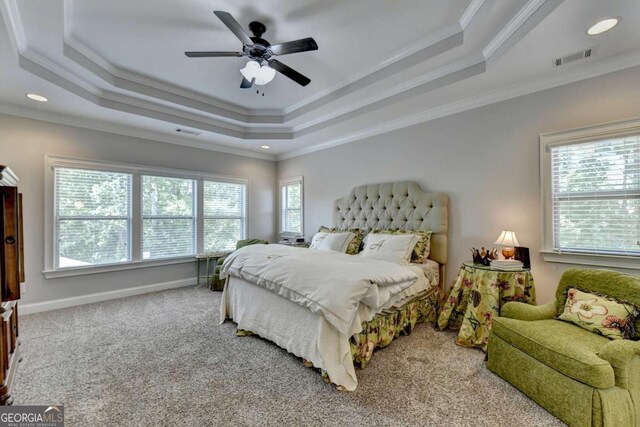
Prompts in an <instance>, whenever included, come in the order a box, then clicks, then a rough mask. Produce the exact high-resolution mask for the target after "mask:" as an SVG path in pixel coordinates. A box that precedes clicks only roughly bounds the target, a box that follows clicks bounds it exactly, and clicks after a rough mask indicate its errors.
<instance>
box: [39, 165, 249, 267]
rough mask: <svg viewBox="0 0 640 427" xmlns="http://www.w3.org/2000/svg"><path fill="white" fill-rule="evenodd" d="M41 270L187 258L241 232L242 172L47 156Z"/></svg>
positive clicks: (229, 246) (221, 247) (222, 247)
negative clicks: (234, 174) (223, 173)
mask: <svg viewBox="0 0 640 427" xmlns="http://www.w3.org/2000/svg"><path fill="white" fill-rule="evenodd" d="M47 165H48V166H49V167H48V168H47V173H46V174H45V185H46V189H45V209H46V212H47V216H46V220H45V271H44V276H45V278H55V277H65V276H74V275H81V274H90V273H100V272H105V271H113V270H127V269H132V268H141V267H148V266H154V265H164V264H176V263H182V262H193V256H194V255H195V254H196V253H198V252H202V251H207V252H212V251H227V250H228V251H230V250H233V249H235V245H236V242H237V241H238V240H241V239H244V238H246V235H247V234H248V224H247V214H246V211H247V180H246V179H241V178H230V177H223V176H218V175H212V174H204V173H196V172H190V171H181V170H175V169H164V168H152V167H146V166H136V165H126V164H116V163H106V162H94V161H86V160H73V159H66V158H58V157H51V156H47Z"/></svg>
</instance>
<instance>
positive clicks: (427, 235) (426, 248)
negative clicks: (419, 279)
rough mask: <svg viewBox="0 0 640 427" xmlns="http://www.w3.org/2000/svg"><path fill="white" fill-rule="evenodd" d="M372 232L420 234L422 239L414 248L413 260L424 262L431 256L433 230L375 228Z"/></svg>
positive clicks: (418, 262) (419, 262)
mask: <svg viewBox="0 0 640 427" xmlns="http://www.w3.org/2000/svg"><path fill="white" fill-rule="evenodd" d="M372 233H376V234H415V235H416V236H418V238H419V239H420V240H418V243H417V244H416V246H415V247H414V248H413V253H412V254H411V262H415V263H417V264H423V263H425V262H426V261H427V258H429V254H430V253H431V234H432V232H431V231H417V230H382V229H376V230H373V231H372Z"/></svg>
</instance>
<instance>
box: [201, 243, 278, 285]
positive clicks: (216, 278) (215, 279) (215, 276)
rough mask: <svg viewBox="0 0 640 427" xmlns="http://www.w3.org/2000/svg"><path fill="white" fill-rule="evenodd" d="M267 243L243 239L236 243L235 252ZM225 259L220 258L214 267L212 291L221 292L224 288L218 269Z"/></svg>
mask: <svg viewBox="0 0 640 427" xmlns="http://www.w3.org/2000/svg"><path fill="white" fill-rule="evenodd" d="M267 244H269V242H268V241H267V240H261V239H244V240H238V241H237V242H236V250H238V249H240V248H242V247H244V246H249V245H267ZM224 260H225V258H220V259H219V260H218V263H217V265H216V271H215V272H214V273H213V286H212V289H213V290H214V291H221V290H222V289H223V288H224V280H223V279H221V278H220V268H221V267H222V263H223V262H224Z"/></svg>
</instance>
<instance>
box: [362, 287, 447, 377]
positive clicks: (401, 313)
mask: <svg viewBox="0 0 640 427" xmlns="http://www.w3.org/2000/svg"><path fill="white" fill-rule="evenodd" d="M438 295H439V293H438V292H432V293H429V294H428V295H424V296H421V297H419V298H417V299H414V300H413V301H411V302H409V303H407V304H405V305H403V306H402V307H401V308H399V309H395V310H391V311H388V312H383V313H380V314H378V315H376V316H375V317H374V318H373V319H371V320H370V321H368V322H363V323H362V331H361V332H360V333H358V334H355V335H354V336H352V337H351V339H350V340H349V344H350V345H351V356H352V358H353V361H354V363H355V364H356V365H359V366H360V368H362V369H364V368H365V366H366V364H367V362H369V360H371V357H372V355H373V351H374V350H375V349H376V348H382V347H386V346H388V345H389V344H391V341H393V340H394V339H396V338H398V337H399V336H400V335H409V334H411V332H413V328H414V327H415V326H416V324H418V323H423V322H430V323H435V321H436V319H437V309H438V300H439V296H438Z"/></svg>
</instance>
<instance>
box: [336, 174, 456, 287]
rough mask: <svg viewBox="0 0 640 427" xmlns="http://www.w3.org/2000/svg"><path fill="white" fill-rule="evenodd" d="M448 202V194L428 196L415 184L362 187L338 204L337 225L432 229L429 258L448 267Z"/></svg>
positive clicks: (340, 226)
mask: <svg viewBox="0 0 640 427" xmlns="http://www.w3.org/2000/svg"><path fill="white" fill-rule="evenodd" d="M448 201H449V198H448V197H447V195H446V194H444V193H425V192H424V191H422V190H421V189H420V186H418V184H416V183H415V182H391V183H386V184H371V185H362V186H360V187H356V188H354V189H353V190H351V193H349V195H348V196H347V197H345V198H343V199H338V200H336V201H335V202H334V206H333V225H334V226H335V227H338V228H363V229H370V228H382V229H396V228H397V229H404V230H425V231H428V230H431V231H432V232H433V235H432V237H431V253H430V255H429V258H430V259H432V260H434V261H436V262H437V263H439V264H441V265H444V264H446V263H447V231H448V228H449V227H448V221H447V216H448ZM442 279H444V278H442Z"/></svg>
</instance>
